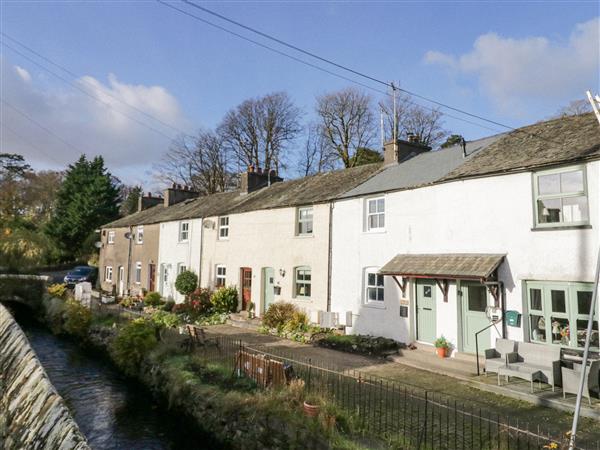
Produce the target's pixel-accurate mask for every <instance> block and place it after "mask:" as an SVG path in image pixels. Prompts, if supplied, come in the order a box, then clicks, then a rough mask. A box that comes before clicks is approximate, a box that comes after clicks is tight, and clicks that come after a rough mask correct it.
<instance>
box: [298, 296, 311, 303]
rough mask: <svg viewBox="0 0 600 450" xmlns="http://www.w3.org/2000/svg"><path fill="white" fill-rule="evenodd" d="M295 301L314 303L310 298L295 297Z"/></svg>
mask: <svg viewBox="0 0 600 450" xmlns="http://www.w3.org/2000/svg"><path fill="white" fill-rule="evenodd" d="M294 301H295V302H304V303H311V302H312V298H310V297H294Z"/></svg>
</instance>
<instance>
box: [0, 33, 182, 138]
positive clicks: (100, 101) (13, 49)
mask: <svg viewBox="0 0 600 450" xmlns="http://www.w3.org/2000/svg"><path fill="white" fill-rule="evenodd" d="M0 44H2V45H4V46H5V47H7V48H9V49H11V50H12V51H13V52H15V53H17V54H19V55H21V56H22V57H23V58H25V59H27V60H28V61H30V62H31V63H33V64H35V65H36V66H38V67H39V68H41V69H43V70H45V71H46V72H48V73H50V74H52V75H54V76H55V77H56V78H58V79H60V80H62V81H64V82H65V83H67V84H69V85H71V86H73V87H74V88H75V89H77V90H78V91H80V92H82V93H83V94H85V95H87V96H88V97H90V98H92V99H93V100H95V101H97V102H98V103H100V104H101V105H103V106H105V107H107V108H109V109H111V110H113V111H114V112H117V113H119V114H121V115H122V116H124V117H126V118H128V119H129V120H132V121H133V122H135V123H137V124H138V125H141V126H143V127H145V128H147V129H149V130H151V131H154V132H155V133H157V134H160V135H161V136H163V137H164V138H166V139H168V140H169V141H172V140H173V136H169V135H168V134H166V133H164V132H162V131H160V130H159V129H157V128H155V127H153V126H151V125H148V124H147V123H145V122H142V121H140V120H138V119H136V118H135V117H132V116H130V115H129V114H126V113H124V112H123V111H120V110H118V109H116V108H114V107H113V106H112V105H111V104H110V103H107V102H105V101H104V100H102V99H100V98H99V97H97V96H96V95H94V94H91V93H90V92H88V91H86V90H85V89H83V88H82V87H81V86H80V85H78V84H77V83H75V82H72V81H70V80H68V79H66V78H65V77H63V76H61V75H59V74H57V73H56V72H54V71H53V70H50V69H48V68H47V67H46V66H44V65H43V64H41V63H39V62H37V61H36V60H34V59H32V58H30V57H29V56H27V55H26V54H24V53H23V52H21V51H20V50H18V49H16V48H14V47H13V46H11V45H9V44H8V43H7V42H6V41H4V40H1V39H0Z"/></svg>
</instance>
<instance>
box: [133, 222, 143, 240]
mask: <svg viewBox="0 0 600 450" xmlns="http://www.w3.org/2000/svg"><path fill="white" fill-rule="evenodd" d="M135 243H136V244H143V243H144V225H138V226H137V229H136V233H135Z"/></svg>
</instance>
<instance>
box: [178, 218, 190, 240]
mask: <svg viewBox="0 0 600 450" xmlns="http://www.w3.org/2000/svg"><path fill="white" fill-rule="evenodd" d="M189 234H190V223H189V222H181V223H180V224H179V242H187V240H188V239H189Z"/></svg>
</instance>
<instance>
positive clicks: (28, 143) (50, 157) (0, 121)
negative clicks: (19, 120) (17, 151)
mask: <svg viewBox="0 0 600 450" xmlns="http://www.w3.org/2000/svg"><path fill="white" fill-rule="evenodd" d="M0 127H2V128H4V129H6V130H7V131H10V132H11V133H12V134H13V135H15V136H16V137H17V138H18V139H20V140H21V141H23V142H24V143H26V144H27V145H29V146H30V147H31V148H32V149H34V150H36V151H38V152H39V153H41V154H42V155H44V156H46V157H48V158H49V159H51V160H52V161H54V162H55V163H56V164H58V165H60V166H62V165H63V164H62V163H61V162H59V161H58V160H57V159H56V158H54V156H52V155H50V154H49V153H47V152H45V151H44V150H42V149H41V148H39V147H38V146H37V145H35V144H34V143H32V142H31V141H30V140H29V139H27V138H26V137H24V136H22V135H21V134H20V133H17V132H16V131H15V130H14V129H12V128H11V127H9V126H8V125H7V124H6V123H5V122H3V121H2V120H0Z"/></svg>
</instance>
